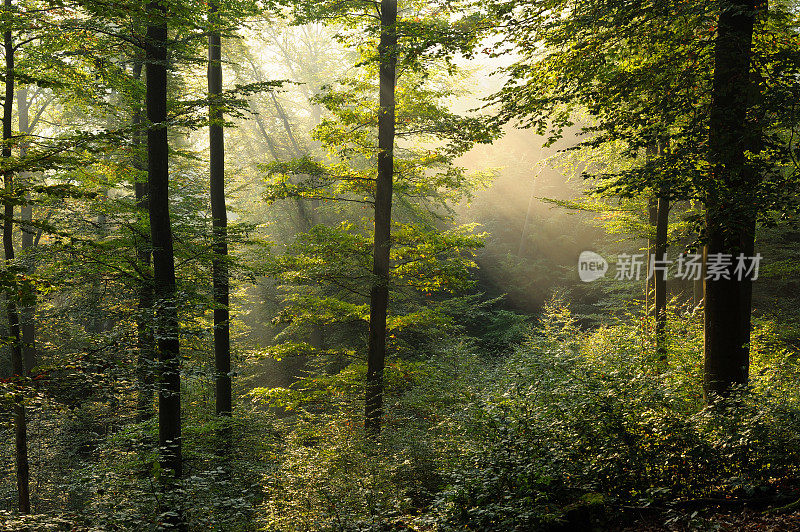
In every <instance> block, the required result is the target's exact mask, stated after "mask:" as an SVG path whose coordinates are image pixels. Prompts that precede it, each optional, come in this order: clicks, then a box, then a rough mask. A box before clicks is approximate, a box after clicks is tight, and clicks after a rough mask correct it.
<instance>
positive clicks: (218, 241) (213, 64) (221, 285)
mask: <svg viewBox="0 0 800 532" xmlns="http://www.w3.org/2000/svg"><path fill="white" fill-rule="evenodd" d="M209 19H210V21H211V24H212V28H211V31H210V33H209V36H208V94H209V118H210V123H209V126H208V133H209V159H210V181H211V224H212V231H213V246H214V257H213V260H212V264H211V269H212V279H213V284H214V287H213V291H214V365H215V372H216V378H215V380H216V389H217V405H216V406H217V408H216V410H217V415H222V416H230V415H231V413H232V411H233V404H232V399H231V376H230V373H231V339H230V326H229V320H230V312H229V310H228V305H229V298H230V296H229V286H228V283H229V276H228V213H227V207H226V206H225V132H224V129H223V127H224V126H223V120H224V117H223V109H222V45H221V38H220V32H219V28H215V27H214V25H216V24H218V23H219V17H218V16H217V4H216V3H214V2H212V3H211V13H210V17H209Z"/></svg>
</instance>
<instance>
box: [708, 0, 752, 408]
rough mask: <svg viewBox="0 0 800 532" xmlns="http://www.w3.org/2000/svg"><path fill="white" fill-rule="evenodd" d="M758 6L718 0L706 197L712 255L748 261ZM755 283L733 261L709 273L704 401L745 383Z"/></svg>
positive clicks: (750, 244)
mask: <svg viewBox="0 0 800 532" xmlns="http://www.w3.org/2000/svg"><path fill="white" fill-rule="evenodd" d="M759 8H760V2H756V1H754V0H745V1H728V0H725V1H722V2H720V12H719V17H718V19H717V20H718V23H717V38H716V43H715V46H714V79H713V96H712V102H711V108H710V116H709V141H708V150H709V153H708V158H709V164H710V165H711V175H710V178H709V182H708V189H707V190H706V193H705V198H704V200H705V208H706V231H707V238H708V255H709V257H711V256H714V255H717V256H721V255H719V254H723V255H729V256H731V257H737V256H742V257H747V258H748V259H747V260H750V259H749V258H750V257H752V256H753V253H754V250H755V234H756V214H757V212H756V209H757V208H756V209H754V203H755V195H754V191H756V190H757V189H758V180H759V176H758V175H757V174H756V173H755V172H754V171H753V169H752V168H748V163H747V160H746V155H745V153H746V152H747V151H758V150H757V148H756V146H755V142H756V141H757V139H756V138H754V137H757V135H758V134H759V133H760V131H759V130H758V128H756V127H753V124H749V123H748V119H747V115H748V110H750V109H751V107H752V105H753V101H752V99H753V95H752V93H753V88H752V80H751V76H750V69H751V57H752V47H753V29H754V26H755V23H756V15H757V10H758V9H759ZM733 262H734V263H735V260H734V261H733ZM726 277H727V278H726ZM752 290H753V288H752V279H751V278H750V277H747V276H737V274H736V272H735V264H731V266H730V267H729V268H728V271H727V276H723V277H720V278H716V279H708V280H706V283H705V292H704V298H705V373H704V384H705V393H706V396H707V398H708V399H709V400H713V397H714V396H716V395H726V394H727V393H728V392H729V391H730V388H731V386H733V385H737V384H738V385H742V384H745V383H746V382H747V377H748V373H749V367H750V362H749V343H750V314H751V305H752Z"/></svg>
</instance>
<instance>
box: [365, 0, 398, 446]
mask: <svg viewBox="0 0 800 532" xmlns="http://www.w3.org/2000/svg"><path fill="white" fill-rule="evenodd" d="M396 22H397V0H381V40H380V44H379V45H378V51H379V53H380V68H379V78H380V102H379V104H380V108H379V111H378V175H377V180H376V183H375V243H374V248H373V253H374V258H373V265H372V273H373V276H374V281H373V284H372V290H371V292H370V314H369V351H368V354H367V386H366V403H365V428H366V430H367V432H368V433H370V434H373V435H377V434H379V433H380V430H381V419H382V418H383V389H384V386H383V369H384V364H385V360H386V314H387V311H388V305H389V250H390V248H391V234H390V231H391V220H392V178H393V174H394V134H395V83H396V79H395V76H396V72H395V70H396V65H397V51H396V48H397V33H396V29H395V23H396Z"/></svg>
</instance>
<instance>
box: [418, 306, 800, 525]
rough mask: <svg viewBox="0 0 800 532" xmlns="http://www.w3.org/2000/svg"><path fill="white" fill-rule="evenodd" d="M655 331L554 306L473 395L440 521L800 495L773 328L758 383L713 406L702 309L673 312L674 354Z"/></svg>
mask: <svg viewBox="0 0 800 532" xmlns="http://www.w3.org/2000/svg"><path fill="white" fill-rule="evenodd" d="M632 323H633V324H634V325H631V324H632ZM648 330H649V324H648V321H647V320H646V319H641V320H631V319H626V320H625V321H624V322H620V323H619V324H616V325H611V326H606V327H602V328H599V329H596V330H593V331H587V332H584V331H581V330H580V329H579V328H578V327H577V325H576V320H575V318H574V317H573V316H572V315H571V314H570V312H569V311H568V309H566V308H564V307H563V306H560V305H558V304H551V305H550V306H549V308H548V309H547V311H546V313H545V315H544V317H543V319H542V323H541V326H540V327H539V329H538V331H537V334H535V336H533V337H532V338H531V339H530V341H529V342H528V343H527V344H526V345H524V346H523V347H521V348H520V349H518V350H517V352H516V353H515V354H514V355H512V356H511V357H510V358H508V359H507V361H505V363H504V364H502V365H501V366H500V367H499V368H498V369H497V374H496V376H495V379H496V384H495V386H494V388H493V390H491V392H490V393H489V394H487V396H486V397H485V398H484V399H483V400H481V401H479V402H477V403H474V404H472V405H471V406H470V411H471V416H469V418H471V419H472V421H471V422H470V423H469V424H468V425H467V426H465V427H464V428H463V431H464V434H465V438H464V441H467V442H468V443H467V445H465V446H464V461H463V462H462V465H461V467H459V468H457V469H456V470H455V472H454V473H453V474H452V476H451V478H450V485H449V487H448V488H447V489H446V490H444V491H443V492H442V493H441V494H440V496H439V498H438V500H437V502H436V504H435V508H434V512H433V513H434V515H435V519H436V521H438V524H439V526H440V529H442V530H455V529H458V530H464V529H467V530H486V531H489V530H497V531H501V530H502V531H509V530H541V529H550V528H554V527H558V526H562V527H563V526H572V527H586V528H590V527H591V526H592V524H593V523H594V524H595V525H597V523H600V522H602V521H603V519H606V518H608V517H609V516H610V515H612V514H611V513H610V512H609V510H610V509H614V511H615V512H618V510H619V509H620V508H623V507H651V508H662V507H663V508H669V507H675V506H680V505H681V504H684V503H686V502H687V501H697V500H701V499H702V500H704V501H707V502H708V503H709V504H713V501H715V500H721V501H722V500H727V501H731V500H734V501H735V500H738V499H742V500H744V499H749V500H753V499H767V500H771V501H774V502H778V501H780V500H781V498H791V497H792V496H793V497H794V498H797V496H798V493H797V492H798V488H800V483H798V465H797V464H798V463H800V461H798V459H799V458H800V437H799V436H798V434H800V393H799V392H798V390H797V387H796V386H795V384H794V383H796V382H797V372H798V370H797V368H796V364H795V363H794V361H793V360H792V358H791V356H792V355H791V354H790V353H789V352H788V351H786V350H776V349H775V346H774V345H771V346H770V348H769V349H766V350H765V349H764V348H763V347H761V346H764V345H769V344H770V343H771V342H773V341H774V339H775V337H774V335H770V333H769V331H768V330H757V331H756V334H754V342H753V343H754V346H753V351H754V360H753V366H754V375H753V378H752V381H751V384H750V385H749V386H748V387H747V388H744V389H741V390H737V391H736V392H735V393H733V394H732V395H731V396H730V397H729V398H727V399H725V400H723V401H720V402H719V403H717V404H716V405H714V406H712V407H707V406H705V405H704V403H703V401H702V388H701V380H700V367H701V364H702V358H701V356H700V354H701V349H700V341H701V340H702V333H701V330H700V323H699V320H698V318H697V317H695V316H687V317H680V316H673V319H672V321H671V331H670V332H671V334H670V339H671V342H672V343H671V346H670V347H671V348H670V357H669V359H668V360H667V362H666V363H661V364H659V363H658V362H657V361H656V357H655V353H654V347H653V341H652V337H651V336H652V335H650V334H649V333H648Z"/></svg>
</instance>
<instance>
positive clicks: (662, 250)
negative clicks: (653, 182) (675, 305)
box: [653, 186, 669, 362]
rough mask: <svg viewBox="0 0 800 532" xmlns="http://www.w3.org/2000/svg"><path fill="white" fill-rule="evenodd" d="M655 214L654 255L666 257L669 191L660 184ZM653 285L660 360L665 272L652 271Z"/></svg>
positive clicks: (663, 345) (664, 320)
mask: <svg viewBox="0 0 800 532" xmlns="http://www.w3.org/2000/svg"><path fill="white" fill-rule="evenodd" d="M657 210H658V212H657V215H656V241H655V256H656V259H657V260H666V259H667V230H668V229H669V191H668V190H667V189H666V187H664V186H662V187H661V191H660V192H659V195H658V209H657ZM653 287H654V290H653V292H654V296H653V299H654V300H655V305H654V315H655V318H656V354H657V357H658V360H659V361H660V362H664V361H665V360H666V358H667V347H666V339H667V336H666V335H667V272H666V271H664V272H654V274H653Z"/></svg>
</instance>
